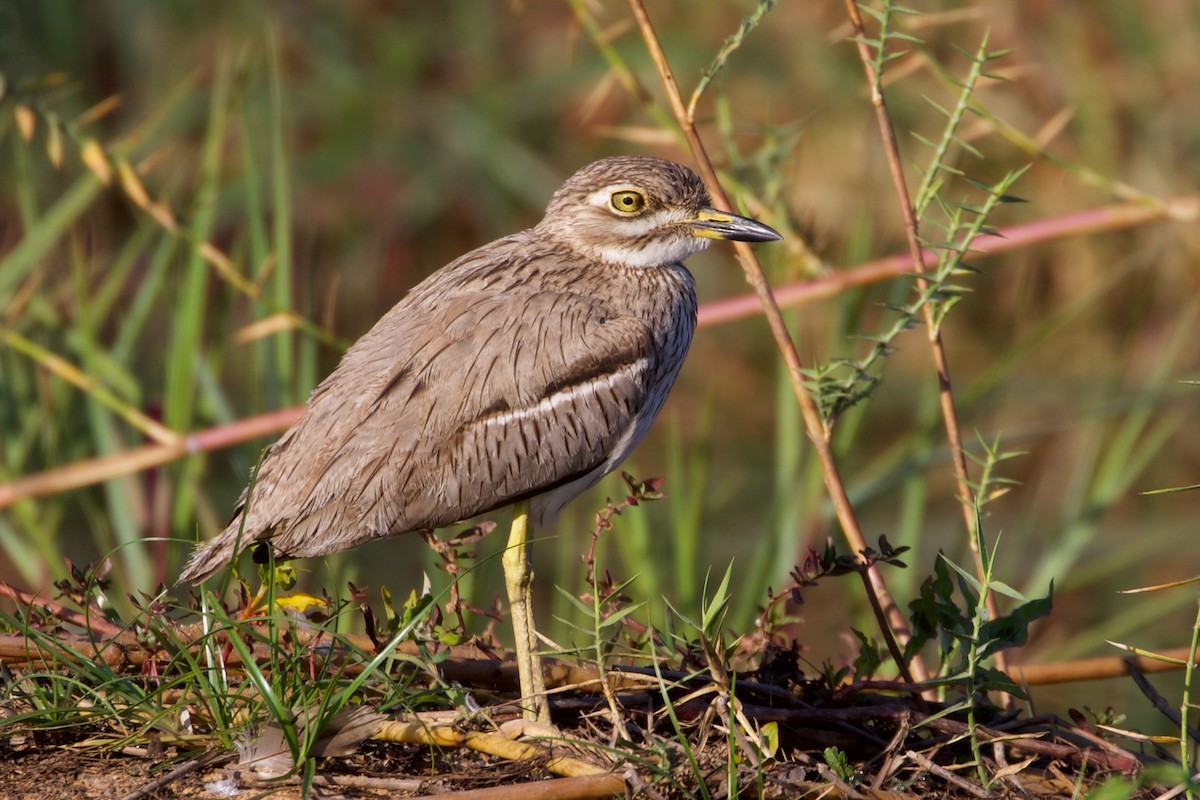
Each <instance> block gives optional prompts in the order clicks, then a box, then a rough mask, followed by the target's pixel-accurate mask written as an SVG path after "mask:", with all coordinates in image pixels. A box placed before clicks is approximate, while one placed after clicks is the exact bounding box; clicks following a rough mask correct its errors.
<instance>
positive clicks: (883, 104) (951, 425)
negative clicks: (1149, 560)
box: [845, 0, 1005, 670]
mask: <svg viewBox="0 0 1200 800" xmlns="http://www.w3.org/2000/svg"><path fill="white" fill-rule="evenodd" d="M845 2H846V13H847V15H848V16H849V17H850V25H851V27H852V28H853V29H854V39H855V44H856V47H857V49H858V56H859V60H861V61H862V65H863V70H864V71H865V72H866V75H867V85H868V86H870V87H871V103H872V105H874V107H875V119H876V121H877V122H878V124H879V133H880V136H881V137H882V139H883V151H884V153H885V155H886V156H887V162H888V169H889V171H890V173H891V176H892V185H893V188H894V189H895V191H896V199H897V200H898V201H899V204H900V213H901V215H902V216H903V218H904V231H905V234H906V237H907V239H908V250H909V257H910V264H911V266H912V268H913V270H914V271H915V272H916V275H917V285H918V287H919V288H920V290H921V291H922V292H925V291H927V290H928V288H929V282H928V280H927V279H926V278H925V257H924V252H923V248H922V247H921V239H920V235H919V232H918V230H917V215H916V212H915V210H914V209H913V204H912V199H911V198H910V197H909V196H908V187H907V184H906V183H905V180H904V165H903V163H902V162H901V160H900V144H899V143H898V142H897V141H896V129H895V128H894V127H893V126H892V118H891V116H890V115H889V114H888V109H887V101H886V99H885V98H884V96H883V89H882V85H881V84H880V76H879V75H876V74H875V66H874V65H873V59H872V57H871V49H870V46H869V45H868V43H867V42H868V40H867V31H866V26H865V25H864V24H863V18H862V13H861V12H860V11H859V8H858V0H845ZM882 46H883V43H882V42H881V43H880V47H882ZM921 310H922V313H923V315H924V317H925V329H926V332H927V333H928V336H929V350H930V354H931V355H932V357H933V366H934V371H935V372H936V373H937V379H938V400H939V402H940V404H941V407H942V421H943V423H944V425H945V428H946V441H947V444H948V445H949V447H950V461H951V463H952V464H953V465H954V480H955V483H956V484H957V486H958V496H959V500H960V501H961V502H960V505H961V506H962V513H963V519H964V521H965V523H966V526H967V533H968V536H967V543H968V546H969V547H970V549H971V555H972V557H973V559H974V561H975V574H976V576H977V577H978V578H979V580H980V581H981V582H982V581H986V579H987V576H986V570H985V568H984V563H983V553H981V552H980V550H979V545H978V538H977V537H976V535H975V534H976V530H975V528H976V519H975V492H974V490H973V489H972V488H971V477H970V473H969V471H968V469H967V451H966V448H964V447H963V441H962V430H961V429H960V427H959V424H958V411H957V410H956V409H955V406H954V390H953V387H952V386H951V383H950V362H949V360H948V359H947V358H946V349H945V347H944V346H943V344H942V332H941V326H940V325H939V324H938V321H937V318H936V316H935V314H934V309H933V306H932V305H931V304H929V303H924V304H922V307H921ZM985 602H986V603H987V610H988V614H989V615H991V618H992V619H996V618H998V617H999V616H1000V613H999V607H998V606H997V604H996V596H995V594H994V593H992V592H988V593H987V596H986V598H985ZM994 659H995V663H996V667H997V668H998V669H1000V670H1003V669H1004V667H1005V657H1004V652H1003V651H1002V650H1001V651H997V652H996V654H995V656H994Z"/></svg>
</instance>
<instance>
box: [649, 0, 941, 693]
mask: <svg viewBox="0 0 1200 800" xmlns="http://www.w3.org/2000/svg"><path fill="white" fill-rule="evenodd" d="M629 6H630V9H631V10H632V12H633V16H634V18H635V19H636V20H637V23H638V29H639V30H640V31H641V33H642V39H643V40H644V41H645V44H646V48H647V50H648V52H649V53H650V57H651V59H652V60H653V62H654V66H655V68H656V69H657V70H658V75H659V79H660V80H661V81H662V85H663V88H664V89H665V90H666V93H667V98H668V99H669V101H670V104H671V110H672V111H673V112H674V114H675V120H676V123H677V124H678V125H679V126H680V128H682V129H683V133H684V136H685V137H686V139H687V142H688V146H689V148H690V149H691V152H692V157H693V159H695V162H696V165H697V167H698V168H699V171H700V175H701V177H703V179H704V183H705V184H706V185H707V186H708V189H709V192H710V194H711V195H712V199H713V203H714V204H715V205H716V206H717V207H718V208H720V209H722V210H724V211H733V210H734V208H733V205H732V204H731V203H730V202H729V197H728V196H727V195H726V194H725V191H724V189H723V188H722V187H721V183H720V181H719V180H718V178H717V174H716V170H715V169H714V168H713V165H712V162H711V161H710V160H709V158H708V153H707V151H706V150H705V148H704V142H703V141H702V140H701V138H700V133H699V131H698V130H697V129H696V126H695V124H694V123H693V121H692V120H691V119H690V117H689V116H688V111H687V106H686V104H685V103H684V101H683V96H682V95H681V94H680V92H679V86H678V85H677V84H676V83H675V77H674V74H673V73H672V71H671V66H670V64H669V63H668V62H667V58H666V54H665V53H664V52H663V49H662V45H661V44H660V42H659V40H658V36H657V35H656V34H655V32H654V26H653V25H652V24H651V22H650V15H649V14H648V13H647V11H646V7H645V5H643V3H642V2H641V0H629ZM735 244H736V252H737V257H738V262H739V263H740V264H741V265H742V270H743V271H744V272H745V275H746V281H747V283H749V284H750V287H751V288H752V289H753V290H754V294H755V295H756V296H757V297H758V301H759V303H760V304H761V306H762V311H763V315H764V316H765V317H766V318H767V324H768V325H769V326H770V328H771V333H772V335H773V336H774V337H775V344H776V346H777V347H778V348H779V352H780V355H781V356H782V357H783V361H784V364H785V365H786V366H787V370H788V378H789V380H790V383H791V386H792V391H793V393H794V394H795V395H796V400H797V402H798V403H799V405H800V413H801V415H802V416H803V418H804V427H805V430H806V432H807V434H808V438H809V440H810V441H811V442H812V444H813V448H814V450H815V452H816V455H817V460H818V462H819V463H820V465H821V474H822V476H823V478H824V480H825V488H826V491H827V492H828V494H829V498H830V501H831V502H832V504H833V508H834V511H835V513H836V514H837V518H838V521H839V522H840V523H841V527H842V534H843V535H844V536H845V537H846V540H847V542H848V543H849V545H850V549H851V550H852V551H853V552H855V553H859V554H861V553H865V552H866V550H867V541H866V537H865V536H864V535H863V532H862V528H861V526H860V525H859V523H858V518H857V516H856V515H855V513H854V508H853V507H852V506H851V504H850V498H849V495H848V494H847V492H846V485H845V482H844V481H843V480H842V478H841V474H840V473H839V471H838V466H837V462H836V460H835V459H834V455H833V448H832V446H831V445H830V438H829V437H830V431H829V430H828V429H827V428H826V426H825V423H824V422H823V421H822V419H821V414H820V412H819V411H818V410H817V404H816V401H814V400H813V398H812V396H811V395H809V393H808V390H807V389H806V388H805V387H804V379H803V373H802V371H801V370H802V368H803V367H802V364H801V362H800V356H799V354H798V353H797V352H796V346H795V344H794V343H793V342H792V338H791V334H789V333H788V329H787V325H786V324H785V323H784V320H783V314H782V313H780V311H779V305H778V303H776V301H775V297H774V295H773V294H772V293H771V287H770V285H769V284H768V283H767V278H766V275H764V274H763V269H762V266H761V265H760V264H759V263H758V259H757V258H756V257H755V255H754V251H753V249H752V248H751V247H750V246H749V245H747V244H745V243H743V242H738V243H735ZM867 577H868V582H869V585H870V591H872V592H874V594H875V600H874V601H873V602H875V601H877V602H878V603H879V605H880V607H882V608H883V609H884V612H885V614H886V617H887V622H888V625H887V626H884V628H883V629H882V631H881V634H882V635H883V636H885V637H888V638H895V639H896V640H898V642H899V646H900V648H902V647H903V645H904V644H905V643H907V641H908V640H909V638H911V632H910V631H909V628H908V621H907V620H906V619H905V617H904V612H903V611H902V610H901V609H900V607H899V606H898V605H897V604H896V601H895V600H894V599H893V598H892V594H891V592H890V591H889V589H888V587H887V583H886V582H885V581H884V579H883V575H882V573H881V572H880V570H879V569H878V567H875V566H871V567H869V568H868V571H867ZM897 668H898V669H899V670H900V672H901V674H902V675H903V677H904V678H905V679H906V680H909V679H912V678H915V679H916V680H924V679H925V677H927V676H928V671H927V670H926V669H925V666H924V664H923V663H922V661H921V659H920V657H919V656H917V657H915V658H914V659H913V661H912V663H911V665H906V664H903V663H898V664H897ZM910 668H911V672H910Z"/></svg>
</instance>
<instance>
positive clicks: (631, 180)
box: [538, 156, 782, 267]
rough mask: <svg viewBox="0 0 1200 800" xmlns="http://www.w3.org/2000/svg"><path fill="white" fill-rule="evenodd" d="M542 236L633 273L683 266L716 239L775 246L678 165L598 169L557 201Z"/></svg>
mask: <svg viewBox="0 0 1200 800" xmlns="http://www.w3.org/2000/svg"><path fill="white" fill-rule="evenodd" d="M538 231H539V233H540V234H542V235H545V236H549V237H552V238H554V239H556V240H558V241H559V242H561V243H563V244H565V245H567V246H569V247H571V248H572V249H574V250H576V251H577V252H579V253H580V255H583V256H585V257H588V258H591V259H595V260H598V261H604V262H607V263H610V264H620V265H625V266H632V267H659V266H664V265H667V264H678V263H680V262H682V261H683V260H684V259H685V258H687V257H688V256H690V255H692V254H693V253H697V252H699V251H701V250H703V249H704V248H706V247H708V245H709V244H711V243H712V241H713V240H714V239H731V240H734V241H741V242H769V241H773V240H775V239H779V238H782V237H780V235H779V234H778V233H776V232H775V231H774V230H772V229H771V228H769V227H767V226H766V225H763V224H762V223H761V222H756V221H754V220H752V219H747V218H746V217H739V216H738V215H736V214H730V213H727V212H724V211H718V210H716V209H715V208H713V207H712V205H711V202H710V200H709V197H708V192H707V191H705V189H704V184H703V183H702V182H701V180H700V178H699V176H697V175H696V173H695V172H692V170H690V169H688V168H687V167H685V166H682V165H680V164H676V163H674V162H673V161H666V160H664V159H661V158H652V157H649V156H619V157H616V158H605V159H601V160H600V161H596V162H594V163H592V164H589V165H588V166H586V167H584V168H583V169H581V170H579V171H578V172H576V173H575V174H574V175H572V176H571V177H570V178H569V179H568V180H567V182H566V183H564V184H563V186H562V188H561V189H559V190H558V191H557V192H555V193H554V197H553V198H552V199H551V200H550V205H549V206H548V207H547V208H546V216H545V217H544V218H543V219H542V221H541V222H540V223H539V224H538Z"/></svg>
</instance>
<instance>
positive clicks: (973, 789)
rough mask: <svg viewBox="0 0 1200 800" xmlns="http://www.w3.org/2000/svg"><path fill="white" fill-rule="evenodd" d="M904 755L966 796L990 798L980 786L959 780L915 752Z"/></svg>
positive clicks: (988, 793)
mask: <svg viewBox="0 0 1200 800" xmlns="http://www.w3.org/2000/svg"><path fill="white" fill-rule="evenodd" d="M904 755H905V756H906V757H908V758H910V759H912V760H913V761H915V762H916V763H917V764H918V765H919V766H920V767H921V768H922V769H926V770H929V771H930V772H932V773H933V774H934V775H937V776H938V777H939V778H941V779H942V780H944V781H946V782H947V783H949V784H951V785H953V786H957V787H958V788H959V789H961V790H962V791H964V792H966V793H967V794H969V795H971V796H973V797H991V796H992V793H991V792H989V791H988V790H987V789H984V788H983V787H982V786H979V785H978V784H974V783H971V782H970V781H968V780H965V779H963V778H960V777H959V776H957V775H955V774H954V773H953V772H951V771H950V770H948V769H946V768H945V767H943V766H942V765H941V764H938V763H937V762H935V761H933V760H931V759H928V758H926V757H925V756H923V755H921V754H920V753H918V752H917V751H916V750H909V751H908V752H907V753H905V754H904Z"/></svg>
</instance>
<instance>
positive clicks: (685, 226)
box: [182, 157, 778, 581]
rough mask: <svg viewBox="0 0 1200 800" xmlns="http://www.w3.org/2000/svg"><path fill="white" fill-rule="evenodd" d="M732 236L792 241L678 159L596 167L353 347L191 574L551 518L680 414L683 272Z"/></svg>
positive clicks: (689, 293)
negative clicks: (252, 559)
mask: <svg viewBox="0 0 1200 800" xmlns="http://www.w3.org/2000/svg"><path fill="white" fill-rule="evenodd" d="M714 238H725V239H741V240H746V241H768V240H770V239H775V238H778V235H777V234H775V233H774V231H772V230H771V229H770V228H767V227H766V226H764V225H760V224H759V223H756V222H753V221H752V220H747V219H744V218H741V217H737V216H734V215H730V214H723V213H721V212H716V211H714V210H712V209H711V208H709V201H708V195H707V194H706V192H705V191H704V188H703V185H702V184H701V182H700V180H699V179H698V178H697V177H696V175H695V174H694V173H693V172H692V171H691V170H689V169H687V168H686V167H682V166H680V165H678V164H674V163H671V162H669V161H663V160H661V159H656V158H639V157H625V158H610V159H605V160H602V161H598V162H596V163H594V164H591V165H590V166H588V167H585V168H584V169H582V170H580V171H579V172H578V173H576V174H575V175H574V176H573V177H571V178H570V179H569V180H568V181H567V182H566V183H565V184H564V185H563V187H562V188H561V189H559V190H558V192H556V193H555V195H554V197H553V199H552V200H551V201H550V204H549V206H548V208H547V209H546V215H545V217H544V218H543V219H542V221H541V222H540V223H539V224H538V225H537V226H535V227H533V228H531V229H529V230H525V231H522V232H520V233H516V234H513V235H511V236H507V237H505V238H503V239H499V240H497V241H495V242H492V243H491V244H488V245H485V246H483V247H481V248H479V249H478V250H474V251H472V252H470V253H467V254H466V255H464V256H462V257H461V258H459V259H457V260H456V261H454V262H452V263H451V264H449V265H447V266H445V267H443V268H442V269H441V270H439V271H438V272H436V273H434V274H433V275H431V276H430V277H429V278H428V279H426V280H425V281H423V282H422V283H421V284H420V285H418V286H417V287H416V288H414V289H413V290H412V291H411V292H410V293H409V294H408V295H407V296H406V297H405V298H404V299H403V300H401V301H400V302H399V303H398V304H397V305H396V306H395V307H393V308H392V309H391V310H390V311H389V312H388V313H387V314H385V315H384V317H383V318H382V319H380V320H379V322H378V323H376V325H375V326H374V327H373V328H372V329H371V330H370V331H369V332H368V333H367V334H366V335H364V336H363V337H362V338H361V339H359V340H358V342H356V343H355V344H354V346H352V347H351V348H350V349H349V350H348V351H347V352H346V354H345V356H344V357H343V358H342V361H341V363H340V364H339V365H338V367H337V369H336V370H335V371H334V372H333V373H332V374H331V375H330V376H329V377H328V378H326V379H325V380H324V381H323V382H322V383H321V385H320V386H318V387H317V389H316V391H314V392H313V394H312V397H311V398H310V399H309V403H308V409H307V411H306V412H305V414H304V416H303V417H302V418H301V419H300V420H299V421H298V422H297V423H296V424H295V425H294V426H292V428H291V429H290V430H288V431H287V432H286V433H285V434H284V435H283V437H282V438H281V439H280V440H279V441H278V442H277V443H276V444H275V446H274V447H272V448H271V450H270V452H269V453H268V454H267V456H266V458H264V460H263V462H262V465H261V467H260V469H259V473H258V475H257V478H256V480H255V482H254V484H253V492H252V494H251V495H250V496H249V497H247V496H246V495H243V498H242V501H241V502H240V503H239V505H238V508H237V512H236V515H235V516H234V519H233V521H232V522H231V523H230V524H229V526H228V527H227V528H226V529H225V530H224V531H223V532H222V533H221V534H220V535H218V536H217V537H216V538H215V539H213V540H212V541H210V542H208V543H207V544H205V545H203V546H202V547H201V548H199V549H198V550H197V551H196V552H195V553H194V554H193V556H192V558H191V560H190V561H189V563H188V565H187V568H186V569H185V571H184V573H183V576H182V577H183V579H185V580H193V581H195V580H202V579H204V578H206V577H208V576H209V575H211V574H213V573H214V572H216V571H217V570H219V569H220V568H221V567H222V566H224V565H225V564H227V563H229V561H230V560H231V559H232V558H234V557H235V556H236V554H237V552H238V551H240V550H241V549H244V548H245V547H247V546H249V545H251V544H253V543H254V542H258V541H269V542H270V544H271V546H272V547H273V548H274V551H275V553H276V554H277V556H279V557H282V558H295V557H303V556H318V555H322V554H326V553H331V552H335V551H338V550H344V549H346V548H349V547H353V546H355V545H358V544H361V543H363V542H366V541H369V540H372V539H377V538H380V537H384V536H393V535H397V534H401V533H405V532H407V531H412V530H417V529H423V528H439V527H443V526H446V525H449V524H451V523H454V522H457V521H459V520H463V519H466V518H468V517H472V516H474V515H476V514H479V513H483V512H486V511H491V510H493V509H497V508H500V507H503V506H506V505H509V504H512V503H514V502H515V501H518V500H521V499H525V498H528V499H530V500H531V517H532V520H533V523H534V524H535V525H542V524H547V523H549V522H552V521H553V520H554V518H555V517H557V515H558V513H559V511H560V510H561V509H562V507H563V506H564V505H565V504H566V503H567V502H569V501H570V500H571V499H572V498H573V497H575V496H576V495H577V494H579V493H580V492H582V491H583V490H584V489H587V488H588V487H590V486H592V485H593V484H595V483H596V482H597V481H598V480H600V478H602V477H603V476H604V475H606V474H608V473H609V472H611V471H612V470H614V469H616V468H617V466H618V465H619V464H620V463H621V461H622V460H624V459H625V457H626V456H628V455H629V453H630V452H631V451H632V450H633V448H634V447H635V446H636V445H637V443H638V442H640V441H641V440H642V438H643V437H644V436H645V434H646V431H647V430H648V429H649V426H650V423H651V422H652V421H653V419H654V417H655V416H656V415H657V414H658V412H659V410H660V409H661V408H662V405H663V402H664V401H665V400H666V397H667V393H668V391H669V390H670V388H671V385H672V383H674V381H675V377H676V375H677V374H678V372H679V368H680V366H681V365H682V364H683V360H684V356H685V354H686V353H687V349H688V345H689V344H690V342H691V338H692V332H693V330H694V328H695V322H696V295H695V292H694V290H693V286H692V277H691V275H690V274H689V273H688V271H687V270H686V269H685V268H684V267H683V264H682V262H683V260H684V259H685V258H686V257H687V256H689V255H691V254H692V253H694V252H697V251H698V250H701V249H703V248H704V247H705V246H707V244H708V243H709V242H710V241H711V240H712V239H714Z"/></svg>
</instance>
